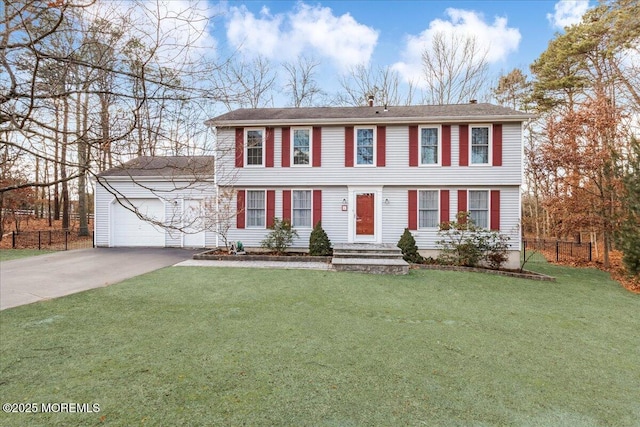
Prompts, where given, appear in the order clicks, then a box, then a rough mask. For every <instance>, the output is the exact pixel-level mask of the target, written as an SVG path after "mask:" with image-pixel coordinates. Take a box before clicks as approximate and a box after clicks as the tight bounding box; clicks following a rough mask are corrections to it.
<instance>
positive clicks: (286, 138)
mask: <svg viewBox="0 0 640 427" xmlns="http://www.w3.org/2000/svg"><path fill="white" fill-rule="evenodd" d="M290 150H291V128H289V127H286V128H282V159H281V163H282V167H283V168H288V167H289V166H290V165H291V152H290Z"/></svg>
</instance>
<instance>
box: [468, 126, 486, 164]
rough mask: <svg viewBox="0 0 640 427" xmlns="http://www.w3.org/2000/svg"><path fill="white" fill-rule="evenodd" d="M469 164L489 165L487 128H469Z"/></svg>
mask: <svg viewBox="0 0 640 427" xmlns="http://www.w3.org/2000/svg"><path fill="white" fill-rule="evenodd" d="M471 164H473V165H488V164H489V126H471Z"/></svg>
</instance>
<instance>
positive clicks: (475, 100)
mask: <svg viewBox="0 0 640 427" xmlns="http://www.w3.org/2000/svg"><path fill="white" fill-rule="evenodd" d="M477 103H478V100H477V99H472V100H471V101H469V104H477Z"/></svg>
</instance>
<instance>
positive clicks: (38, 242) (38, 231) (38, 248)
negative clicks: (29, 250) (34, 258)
mask: <svg viewBox="0 0 640 427" xmlns="http://www.w3.org/2000/svg"><path fill="white" fill-rule="evenodd" d="M40 233H42V232H41V231H38V250H40Z"/></svg>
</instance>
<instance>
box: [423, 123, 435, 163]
mask: <svg viewBox="0 0 640 427" xmlns="http://www.w3.org/2000/svg"><path fill="white" fill-rule="evenodd" d="M438 145H439V137H438V128H437V127H423V128H420V164H421V165H437V164H438Z"/></svg>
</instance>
